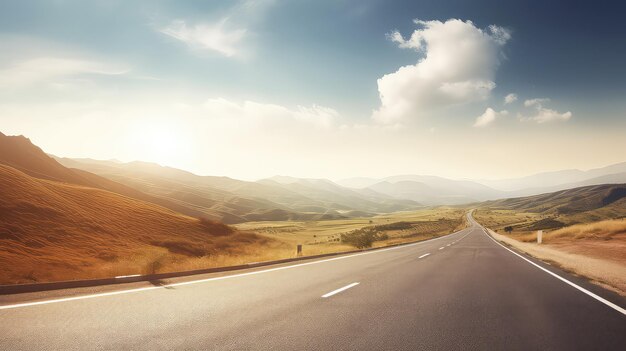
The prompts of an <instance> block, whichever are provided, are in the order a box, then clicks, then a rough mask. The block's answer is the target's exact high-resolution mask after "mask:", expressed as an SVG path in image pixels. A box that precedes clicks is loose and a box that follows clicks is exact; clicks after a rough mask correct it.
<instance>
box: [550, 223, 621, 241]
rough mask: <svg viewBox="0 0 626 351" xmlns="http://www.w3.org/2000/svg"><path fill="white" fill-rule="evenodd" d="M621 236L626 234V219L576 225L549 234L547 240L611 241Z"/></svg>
mask: <svg viewBox="0 0 626 351" xmlns="http://www.w3.org/2000/svg"><path fill="white" fill-rule="evenodd" d="M619 234H626V219H623V218H622V219H613V220H606V221H599V222H593V223H585V224H575V225H572V226H569V227H565V228H561V229H557V230H555V231H552V232H550V233H548V234H547V235H546V239H547V241H551V240H556V239H559V238H571V239H600V240H610V239H612V238H615V236H617V235H619Z"/></svg>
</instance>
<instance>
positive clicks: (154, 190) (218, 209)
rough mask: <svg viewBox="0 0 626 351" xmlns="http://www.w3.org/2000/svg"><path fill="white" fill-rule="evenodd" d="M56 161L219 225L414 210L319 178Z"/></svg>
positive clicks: (406, 202)
mask: <svg viewBox="0 0 626 351" xmlns="http://www.w3.org/2000/svg"><path fill="white" fill-rule="evenodd" d="M57 160H58V161H59V162H60V163H62V164H63V165H65V166H67V167H72V168H76V169H82V170H85V171H88V172H91V173H95V174H98V175H99V176H102V177H105V178H107V179H110V180H112V181H115V182H117V183H121V184H124V185H125V186H128V187H131V188H134V189H137V190H139V191H141V192H143V193H146V194H149V195H150V196H154V197H157V198H159V199H163V200H167V201H170V202H172V203H175V204H176V205H178V206H179V207H184V208H188V209H191V210H192V211H195V212H196V213H197V212H199V213H200V214H201V216H204V217H207V218H211V219H215V220H220V221H223V222H225V223H240V222H245V221H277V220H301V221H309V220H325V219H338V218H343V217H347V216H357V215H358V216H361V215H363V214H371V215H374V214H377V213H382V212H393V211H400V210H410V209H415V208H418V207H420V204H418V203H416V202H414V201H410V200H400V199H394V198H392V197H389V196H386V195H383V194H377V193H375V192H373V191H372V192H370V193H361V192H359V191H354V190H351V189H347V188H344V187H341V186H339V185H337V184H335V183H333V182H331V181H329V180H324V179H299V178H292V177H274V178H268V179H264V180H260V181H257V182H247V181H242V180H237V179H232V178H228V177H215V176H199V175H196V174H193V173H190V172H187V171H183V170H179V169H175V168H172V167H164V166H160V165H157V164H154V163H146V162H129V163H120V162H111V161H98V160H90V159H67V158H57ZM180 212H182V213H186V212H185V210H180Z"/></svg>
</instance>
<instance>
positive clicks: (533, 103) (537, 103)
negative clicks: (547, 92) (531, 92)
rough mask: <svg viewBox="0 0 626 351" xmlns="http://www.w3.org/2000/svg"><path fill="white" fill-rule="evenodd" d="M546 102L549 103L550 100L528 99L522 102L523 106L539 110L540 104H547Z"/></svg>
mask: <svg viewBox="0 0 626 351" xmlns="http://www.w3.org/2000/svg"><path fill="white" fill-rule="evenodd" d="M548 102H550V99H548V98H541V99H529V100H526V101H524V106H526V107H536V108H541V105H542V104H545V103H548Z"/></svg>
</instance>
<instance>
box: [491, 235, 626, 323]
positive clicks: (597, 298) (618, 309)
mask: <svg viewBox="0 0 626 351" xmlns="http://www.w3.org/2000/svg"><path fill="white" fill-rule="evenodd" d="M483 232H484V233H485V235H487V237H489V239H491V240H493V241H494V242H495V243H496V244H498V245H500V246H502V247H503V248H505V249H506V250H508V251H509V252H511V253H512V254H514V255H515V256H517V257H519V258H521V259H523V260H524V261H526V262H528V263H530V264H532V265H533V266H535V267H537V268H539V269H541V270H542V271H544V272H546V273H548V274H550V275H551V276H553V277H555V278H557V279H559V280H560V281H562V282H564V283H566V284H568V285H570V286H572V287H574V288H576V289H578V290H579V291H581V292H583V293H585V294H587V295H589V296H591V297H593V298H594V299H596V300H598V301H600V302H602V303H603V304H605V305H607V306H609V307H611V308H612V309H614V310H616V311H617V312H620V313H621V314H624V315H626V309H624V308H622V307H620V306H618V305H616V304H614V303H613V302H611V301H609V300H607V299H605V298H603V297H600V296H598V295H596V294H594V293H592V292H591V291H589V290H587V289H585V288H583V287H582V286H579V285H576V284H574V283H572V282H571V281H569V280H567V279H565V278H563V277H561V276H560V275H558V274H556V273H554V272H551V271H550V270H548V269H545V268H543V267H541V266H540V265H538V264H536V263H535V262H533V261H531V260H529V259H527V258H526V257H524V256H522V255H520V254H518V253H517V252H515V251H513V250H511V249H509V248H508V247H506V246H504V245H502V244H501V243H499V242H498V241H497V240H496V239H494V238H493V237H491V235H489V234H488V233H487V231H486V230H485V229H484V228H483Z"/></svg>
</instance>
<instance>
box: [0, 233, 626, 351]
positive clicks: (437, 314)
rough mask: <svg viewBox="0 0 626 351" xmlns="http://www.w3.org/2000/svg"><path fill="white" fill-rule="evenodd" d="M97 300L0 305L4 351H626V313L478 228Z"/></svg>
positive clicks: (81, 297)
mask: <svg viewBox="0 0 626 351" xmlns="http://www.w3.org/2000/svg"><path fill="white" fill-rule="evenodd" d="M472 223H473V222H472ZM541 266H543V267H546V268H548V269H549V270H550V271H553V272H556V273H557V274H558V275H559V276H561V277H563V278H565V279H567V280H570V281H572V282H574V283H576V284H579V285H580V286H582V287H583V288H587V289H592V290H594V289H595V291H596V292H597V291H598V288H594V287H591V286H590V285H589V284H587V283H585V282H581V280H580V279H578V278H575V277H572V276H570V275H568V274H565V273H563V272H561V271H559V270H557V269H555V268H552V267H550V266H547V265H541ZM120 289H126V290H120ZM128 289H131V290H128ZM98 293H99V294H100V295H96V296H93V295H85V294H86V292H85V291H82V292H81V291H78V292H76V291H72V292H58V291H57V292H54V293H49V294H40V295H37V296H33V297H32V298H29V297H28V295H26V297H24V296H22V297H10V296H9V297H6V296H5V297H0V305H3V306H0V349H2V350H63V349H77V350H88V349H106V350H123V349H132V350H161V349H162V350H173V349H187V350H453V349H463V350H626V315H624V314H623V312H620V311H619V310H616V309H615V308H613V307H611V306H609V305H607V304H605V303H603V302H601V301H598V300H597V299H595V298H593V297H592V296H590V295H588V294H587V293H585V292H584V291H581V290H579V289H578V288H576V287H574V286H571V285H569V284H567V283H565V282H563V281H562V280H560V279H558V278H556V277H554V276H552V275H550V274H549V273H547V272H545V271H543V270H542V269H540V268H538V267H536V266H534V265H533V264H531V263H529V262H527V261H526V260H524V259H522V258H520V257H518V256H516V255H515V254H514V253H512V252H510V251H508V250H507V249H505V248H504V247H502V246H500V245H499V244H497V243H496V242H494V241H493V240H492V239H491V238H490V237H488V236H487V234H486V233H485V232H484V231H483V229H482V228H480V226H478V225H476V224H474V223H473V224H472V226H471V227H470V228H468V229H465V230H462V231H460V232H458V233H454V234H451V235H448V236H445V237H442V238H439V239H436V240H431V241H427V242H422V243H418V244H413V245H409V246H401V247H396V248H392V249H385V250H377V251H370V252H366V253H360V254H355V255H350V256H340V257H335V258H330V259H322V260H316V261H304V262H298V263H296V264H293V263H292V264H291V265H281V266H276V267H272V266H270V267H265V268H264V269H260V270H252V271H243V272H238V273H229V275H205V276H199V277H192V278H187V279H185V280H179V281H173V282H172V283H171V285H166V286H154V285H148V286H137V285H133V286H130V287H120V286H116V287H103V288H102V289H101V290H99V291H98ZM85 296H88V297H87V298H85ZM65 297H69V299H65V300H64V298H65ZM24 299H27V301H20V303H22V304H21V305H16V303H17V300H24ZM31 299H32V301H31ZM50 299H54V300H52V301H51V300H50ZM32 302H35V304H31V303H32ZM613 302H614V303H616V304H617V305H621V306H622V307H621V308H623V307H624V305H623V299H620V298H618V299H617V300H615V299H613ZM619 308H620V307H618V309H619Z"/></svg>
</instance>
